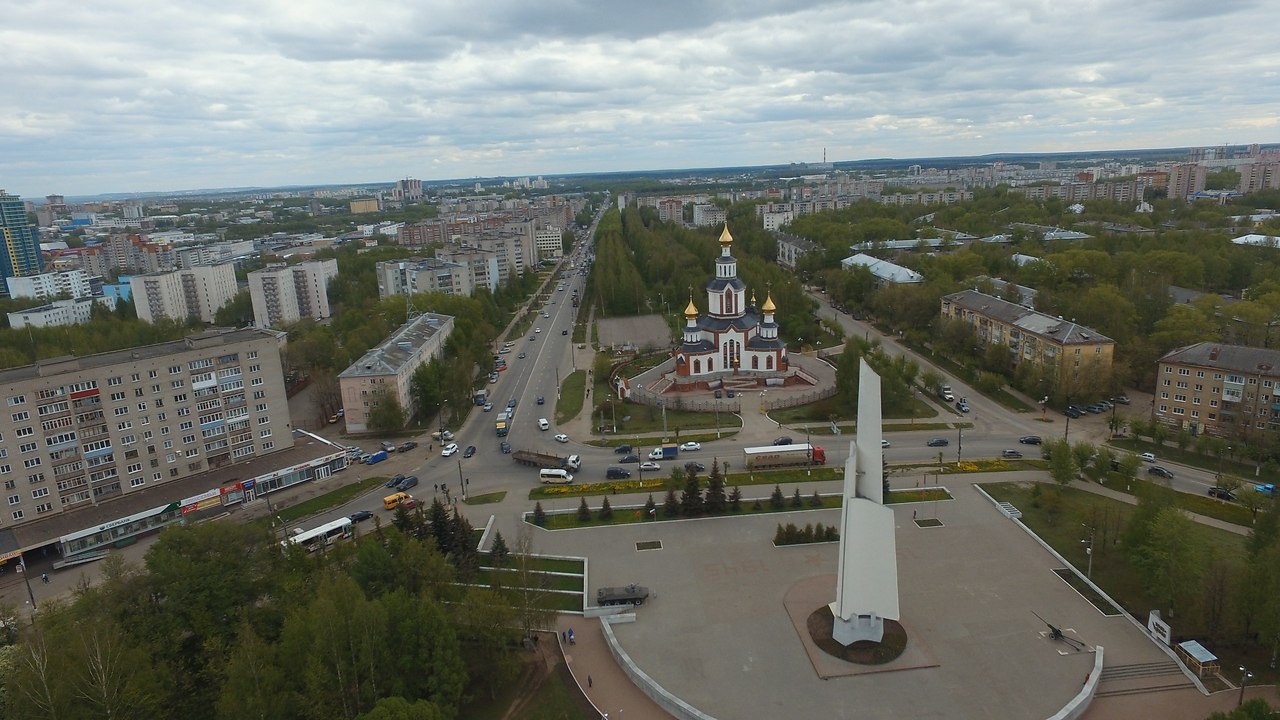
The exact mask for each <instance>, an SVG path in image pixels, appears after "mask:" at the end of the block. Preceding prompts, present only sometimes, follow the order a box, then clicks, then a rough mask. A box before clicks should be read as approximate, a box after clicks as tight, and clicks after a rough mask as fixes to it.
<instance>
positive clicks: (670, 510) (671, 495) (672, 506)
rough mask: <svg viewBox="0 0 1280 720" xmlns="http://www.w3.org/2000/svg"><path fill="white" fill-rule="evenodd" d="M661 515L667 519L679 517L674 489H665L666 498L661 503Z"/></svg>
mask: <svg viewBox="0 0 1280 720" xmlns="http://www.w3.org/2000/svg"><path fill="white" fill-rule="evenodd" d="M662 515H663V516H664V517H669V518H672V517H677V516H679V515H680V501H679V500H677V499H676V491H675V488H667V497H666V499H665V500H663V501H662Z"/></svg>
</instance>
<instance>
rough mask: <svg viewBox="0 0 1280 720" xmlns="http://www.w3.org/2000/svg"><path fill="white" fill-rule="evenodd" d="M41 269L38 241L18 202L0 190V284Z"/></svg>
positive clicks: (15, 197) (33, 273) (23, 208)
mask: <svg viewBox="0 0 1280 720" xmlns="http://www.w3.org/2000/svg"><path fill="white" fill-rule="evenodd" d="M42 269H44V258H43V257H42V256H41V255H40V237H39V235H38V234H37V233H36V229H35V228H34V227H32V226H31V223H30V222H29V221H28V220H27V208H26V206H25V205H23V203H22V198H20V197H18V196H16V195H10V194H8V193H6V192H5V191H4V190H0V281H3V280H4V279H7V278H11V277H22V276H24V275H35V274H36V273H39V272H40V271H41V270H42Z"/></svg>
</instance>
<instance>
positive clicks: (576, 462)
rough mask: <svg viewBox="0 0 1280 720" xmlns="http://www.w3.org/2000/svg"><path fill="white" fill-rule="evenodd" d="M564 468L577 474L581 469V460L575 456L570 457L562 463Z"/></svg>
mask: <svg viewBox="0 0 1280 720" xmlns="http://www.w3.org/2000/svg"><path fill="white" fill-rule="evenodd" d="M564 466H565V467H567V468H569V469H570V470H572V471H574V472H577V471H579V470H581V469H582V458H580V457H578V456H577V455H570V456H569V457H568V459H566V460H565V461H564Z"/></svg>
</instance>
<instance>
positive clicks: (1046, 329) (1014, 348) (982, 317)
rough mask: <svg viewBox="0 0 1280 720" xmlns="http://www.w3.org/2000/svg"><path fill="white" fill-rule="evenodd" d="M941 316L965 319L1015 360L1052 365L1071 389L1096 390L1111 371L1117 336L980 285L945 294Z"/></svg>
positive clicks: (988, 342)
mask: <svg viewBox="0 0 1280 720" xmlns="http://www.w3.org/2000/svg"><path fill="white" fill-rule="evenodd" d="M942 317H944V318H950V319H953V320H960V321H962V322H964V323H966V324H967V325H969V326H970V327H972V328H973V330H974V332H975V334H976V335H977V337H978V340H979V342H981V343H982V344H984V345H997V344H998V345H1003V346H1005V347H1007V348H1009V360H1010V364H1011V365H1014V366H1017V365H1019V364H1021V363H1024V362H1029V363H1033V364H1034V365H1037V366H1039V367H1041V368H1044V369H1046V370H1052V371H1053V373H1054V377H1055V378H1056V379H1057V381H1058V382H1060V383H1066V384H1068V387H1065V388H1059V389H1062V390H1065V391H1067V392H1071V391H1072V390H1073V389H1075V388H1080V389H1082V390H1086V389H1093V388H1091V387H1090V385H1091V383H1092V382H1093V381H1095V380H1098V379H1100V378H1105V377H1108V376H1109V375H1110V371H1111V365H1112V360H1113V358H1114V357H1115V349H1116V341H1115V340H1112V339H1111V338H1109V337H1107V336H1105V335H1103V334H1102V333H1100V332H1098V331H1096V330H1094V329H1092V328H1089V327H1085V326H1084V325H1080V324H1078V323H1074V322H1071V321H1069V320H1063V319H1062V318H1058V317H1054V316H1053V315H1048V314H1046V313H1042V312H1038V311H1036V310H1031V309H1030V308H1026V307H1023V306H1021V305H1018V304H1016V303H1011V302H1009V301H1007V300H1001V299H1000V298H998V297H994V296H991V295H987V294H985V293H980V292H978V291H977V290H965V291H962V292H958V293H953V294H951V295H944V296H943V297H942ZM1073 399H1082V398H1073Z"/></svg>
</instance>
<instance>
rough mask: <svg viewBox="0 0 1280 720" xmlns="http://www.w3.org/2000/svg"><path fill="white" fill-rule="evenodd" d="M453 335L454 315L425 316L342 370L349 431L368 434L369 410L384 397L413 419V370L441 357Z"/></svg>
mask: <svg viewBox="0 0 1280 720" xmlns="http://www.w3.org/2000/svg"><path fill="white" fill-rule="evenodd" d="M452 332H453V317H452V316H450V315H437V314H436V313H423V314H422V315H419V316H417V317H415V318H413V319H411V320H409V322H407V323H405V324H404V325H401V326H400V328H399V329H397V330H396V331H395V332H394V333H392V334H391V337H389V338H387V339H386V340H385V341H383V343H382V344H381V345H379V346H378V347H375V348H373V349H372V350H370V351H369V352H367V353H365V354H364V357H362V358H360V359H359V360H357V361H355V362H354V363H352V365H351V367H349V368H347V369H346V370H343V371H342V372H341V373H340V374H339V375H338V387H339V390H340V391H341V393H342V409H343V412H344V415H345V418H344V419H345V421H346V424H347V431H348V432H353V433H360V432H365V431H366V430H367V429H368V425H369V410H370V409H371V408H372V407H373V406H374V405H375V404H376V403H377V402H378V400H379V399H380V398H382V397H383V396H384V395H391V396H393V397H395V398H396V400H397V401H399V403H400V407H401V408H403V409H404V412H405V417H413V414H414V412H415V410H416V409H417V403H416V402H415V401H414V396H413V392H412V387H411V385H412V381H413V371H414V370H417V369H418V367H419V366H420V365H423V364H424V363H426V362H428V361H430V360H431V358H434V357H439V356H440V355H441V354H442V353H443V352H444V344H445V342H446V341H447V340H448V339H449V334H450V333H452Z"/></svg>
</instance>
